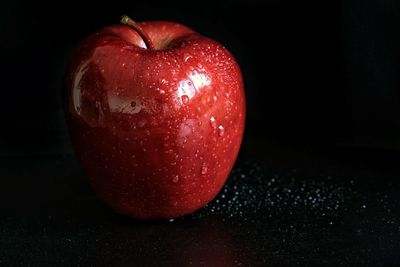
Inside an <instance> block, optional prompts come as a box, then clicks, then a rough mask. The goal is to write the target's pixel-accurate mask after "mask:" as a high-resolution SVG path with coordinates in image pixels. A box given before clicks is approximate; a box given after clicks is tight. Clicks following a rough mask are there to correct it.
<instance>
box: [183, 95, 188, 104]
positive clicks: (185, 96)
mask: <svg viewBox="0 0 400 267" xmlns="http://www.w3.org/2000/svg"><path fill="white" fill-rule="evenodd" d="M181 99H182V103H183V104H184V105H186V104H187V103H188V102H189V97H188V96H187V95H183V96H182V97H181Z"/></svg>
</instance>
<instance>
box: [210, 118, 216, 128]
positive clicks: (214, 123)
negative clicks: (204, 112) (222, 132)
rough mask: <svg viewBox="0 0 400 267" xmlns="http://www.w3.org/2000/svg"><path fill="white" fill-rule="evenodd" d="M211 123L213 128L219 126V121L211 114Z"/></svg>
mask: <svg viewBox="0 0 400 267" xmlns="http://www.w3.org/2000/svg"><path fill="white" fill-rule="evenodd" d="M210 125H211V127H212V128H216V127H217V122H216V121H215V118H214V116H211V118H210Z"/></svg>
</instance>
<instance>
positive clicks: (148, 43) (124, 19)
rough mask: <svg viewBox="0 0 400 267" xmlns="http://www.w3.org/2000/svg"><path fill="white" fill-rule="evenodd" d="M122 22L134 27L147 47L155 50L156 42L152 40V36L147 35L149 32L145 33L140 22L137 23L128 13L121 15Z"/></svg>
mask: <svg viewBox="0 0 400 267" xmlns="http://www.w3.org/2000/svg"><path fill="white" fill-rule="evenodd" d="M121 23H122V24H125V25H128V26H129V27H131V28H132V29H134V30H135V31H136V32H137V33H138V34H139V35H140V37H141V38H142V39H143V41H144V43H145V44H146V47H147V48H148V49H150V50H154V49H155V47H154V44H153V42H152V41H151V39H150V37H149V36H148V35H147V33H145V32H144V31H143V29H142V27H140V26H139V24H137V23H136V22H135V21H133V20H132V19H131V18H130V17H128V16H127V15H123V16H122V17H121Z"/></svg>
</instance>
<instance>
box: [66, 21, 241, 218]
mask: <svg viewBox="0 0 400 267" xmlns="http://www.w3.org/2000/svg"><path fill="white" fill-rule="evenodd" d="M138 24H139V25H140V26H141V28H142V29H143V31H144V32H146V33H147V34H148V36H149V37H150V39H151V40H152V41H153V44H154V47H155V49H146V46H145V43H144V42H143V40H142V39H141V37H140V35H139V34H138V33H137V32H136V31H135V30H133V29H132V28H130V27H128V26H126V25H113V26H109V27H106V28H103V29H101V30H99V31H98V32H96V33H95V34H93V35H91V36H89V37H88V38H87V39H85V40H84V41H82V42H81V43H80V44H79V45H78V46H77V48H76V49H75V50H74V51H73V53H72V56H71V60H70V64H69V68H68V71H67V79H66V89H67V97H66V101H67V103H66V104H67V106H66V107H67V121H68V126H69V131H70V135H71V138H72V143H73V146H74V149H75V152H76V154H77V156H78V158H79V159H80V163H81V166H82V169H83V171H84V172H85V173H86V175H87V177H88V178H89V181H90V184H91V186H92V187H93V188H94V190H95V191H96V193H97V194H98V196H99V197H100V198H101V199H102V200H104V201H105V203H106V204H107V205H109V206H110V207H111V208H113V209H114V210H115V211H117V212H118V213H122V214H125V215H128V216H130V217H133V218H138V219H157V218H175V217H179V216H182V215H185V214H188V213H191V212H193V211H195V210H197V209H199V208H201V207H202V206H204V205H205V204H207V203H208V202H209V201H211V200H212V199H213V198H214V197H215V196H216V195H217V194H218V192H219V191H220V190H221V188H222V186H223V185H224V183H225V181H226V179H227V177H228V175H229V173H230V171H231V169H232V167H233V164H234V163H235V160H236V157H237V154H238V151H239V148H240V144H241V141H242V136H243V131H244V125H245V94H244V88H243V80H242V75H241V72H240V69H239V66H238V64H237V63H236V61H235V59H234V58H233V56H232V55H231V54H230V53H229V52H228V51H227V50H226V48H224V47H223V46H222V45H221V44H219V43H218V42H216V41H214V40H212V39H210V38H207V37H204V36H202V35H200V34H198V33H196V32H194V31H192V30H190V29H189V28H187V27H185V26H182V25H180V24H176V23H172V22H161V21H159V22H142V23H138Z"/></svg>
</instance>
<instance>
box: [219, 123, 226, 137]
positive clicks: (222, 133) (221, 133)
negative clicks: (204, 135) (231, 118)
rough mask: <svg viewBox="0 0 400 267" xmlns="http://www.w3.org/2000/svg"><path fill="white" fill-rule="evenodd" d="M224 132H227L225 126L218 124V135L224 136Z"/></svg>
mask: <svg viewBox="0 0 400 267" xmlns="http://www.w3.org/2000/svg"><path fill="white" fill-rule="evenodd" d="M224 133H225V129H224V126H222V125H220V126H218V135H219V136H223V135H224Z"/></svg>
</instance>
